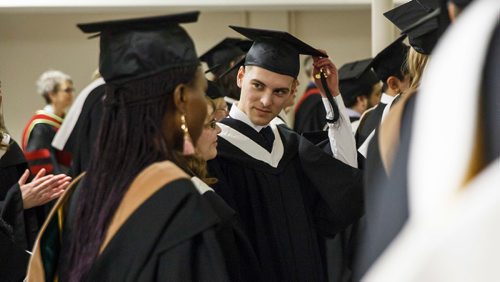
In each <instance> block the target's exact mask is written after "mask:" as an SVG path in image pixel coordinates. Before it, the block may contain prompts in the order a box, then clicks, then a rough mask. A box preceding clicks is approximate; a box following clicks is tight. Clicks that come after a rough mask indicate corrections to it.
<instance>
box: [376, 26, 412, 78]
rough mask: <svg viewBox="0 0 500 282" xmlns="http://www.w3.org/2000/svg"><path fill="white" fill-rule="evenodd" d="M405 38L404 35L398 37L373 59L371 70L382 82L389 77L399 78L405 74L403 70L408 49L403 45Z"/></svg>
mask: <svg viewBox="0 0 500 282" xmlns="http://www.w3.org/2000/svg"><path fill="white" fill-rule="evenodd" d="M405 38H406V35H402V36H400V37H399V38H398V39H396V40H395V41H394V42H392V43H391V44H390V45H389V46H387V47H385V48H384V50H382V51H380V52H379V53H378V54H377V56H375V58H373V62H372V67H373V70H374V71H375V73H376V74H377V77H378V78H379V79H380V80H382V81H383V82H386V81H387V79H388V78H389V77H390V76H397V77H400V76H402V75H404V74H405V73H406V71H403V69H404V65H405V62H406V57H407V56H408V49H409V47H408V46H407V45H406V44H404V43H403V40H404V39H405ZM400 78H401V77H400Z"/></svg>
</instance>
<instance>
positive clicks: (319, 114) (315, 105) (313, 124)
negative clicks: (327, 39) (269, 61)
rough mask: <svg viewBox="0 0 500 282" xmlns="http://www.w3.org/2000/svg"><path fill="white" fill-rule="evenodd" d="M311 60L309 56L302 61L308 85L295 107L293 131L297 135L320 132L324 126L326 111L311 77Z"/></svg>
mask: <svg viewBox="0 0 500 282" xmlns="http://www.w3.org/2000/svg"><path fill="white" fill-rule="evenodd" d="M311 60H312V57H310V56H308V57H307V58H306V59H305V60H304V64H303V66H304V69H305V73H306V76H307V78H308V82H307V83H308V84H307V87H306V90H304V93H303V94H302V96H301V97H300V99H299V101H298V102H297V105H296V106H295V121H294V124H293V130H295V132H297V133H299V134H302V133H309V132H316V131H322V130H324V129H325V126H326V119H325V117H326V110H325V107H324V106H323V101H322V100H321V93H320V91H319V88H318V87H317V86H316V84H315V83H314V78H313V77H312V67H311V65H312V64H311Z"/></svg>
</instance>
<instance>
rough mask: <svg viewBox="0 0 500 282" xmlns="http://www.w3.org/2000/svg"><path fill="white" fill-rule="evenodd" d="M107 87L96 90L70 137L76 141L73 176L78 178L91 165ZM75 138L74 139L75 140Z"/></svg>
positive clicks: (86, 103)
mask: <svg viewBox="0 0 500 282" xmlns="http://www.w3.org/2000/svg"><path fill="white" fill-rule="evenodd" d="M105 93H106V92H105V85H104V84H103V85H99V86H97V87H96V88H94V89H93V90H92V91H91V92H90V94H89V96H88V97H87V99H85V103H84V104H83V107H82V111H81V113H80V116H79V118H78V121H77V123H76V125H75V129H73V132H72V133H71V135H70V141H73V140H74V142H75V143H74V145H73V151H72V154H73V162H72V164H71V170H70V171H71V175H72V176H73V177H76V176H78V175H80V174H81V173H82V172H84V171H86V170H87V168H88V165H89V161H90V156H91V151H92V148H93V144H94V142H95V140H97V133H98V132H99V126H100V124H101V119H102V111H103V105H102V100H103V99H104V96H105ZM73 138H74V139H73Z"/></svg>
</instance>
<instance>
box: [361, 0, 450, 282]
mask: <svg viewBox="0 0 500 282" xmlns="http://www.w3.org/2000/svg"><path fill="white" fill-rule="evenodd" d="M442 4H443V3H430V2H429V1H425V2H422V3H421V2H418V1H411V2H408V3H406V4H404V5H401V6H400V7H397V8H395V9H393V10H391V11H389V12H387V13H386V14H385V16H386V17H387V18H389V19H390V20H391V21H393V22H394V23H395V24H396V25H397V26H398V27H399V28H401V29H403V32H404V33H405V34H407V35H408V37H409V41H410V45H411V46H412V48H413V50H410V54H409V58H411V56H410V55H411V53H412V52H417V51H418V53H420V54H424V55H429V54H430V53H431V51H432V50H433V48H434V46H435V45H436V43H437V41H438V39H439V36H440V35H441V34H442V32H443V31H444V30H445V29H446V27H447V26H448V22H449V19H448V14H447V12H446V11H447V10H446V8H445V7H443V6H440V5H442ZM438 8H441V9H438ZM429 22H431V23H433V24H426V23H429ZM415 54H416V53H415ZM409 64H414V62H413V61H412V60H411V59H409ZM424 67H425V65H424V66H421V69H420V71H423V69H424ZM410 69H411V67H410ZM414 69H416V67H415V68H414ZM421 74H422V73H418V74H416V73H411V74H410V75H413V79H412V82H411V85H410V86H413V85H415V86H418V85H419V81H417V80H416V79H415V78H420V77H421ZM410 90H411V92H408V91H407V92H406V93H404V95H403V96H402V98H401V99H400V101H398V102H397V104H396V105H395V106H394V107H393V109H391V112H390V113H389V116H388V117H387V121H386V122H384V123H383V124H382V126H381V128H379V131H380V132H378V131H377V132H375V133H374V136H375V137H374V138H373V142H372V143H371V144H370V145H369V147H368V158H367V162H366V170H365V175H364V176H365V178H364V179H365V195H366V197H365V210H366V212H365V218H364V220H363V228H362V229H360V235H359V238H360V239H359V243H358V244H359V245H358V249H357V253H356V258H355V266H354V279H355V280H359V279H361V277H362V276H363V275H364V274H365V273H366V271H367V270H368V269H369V268H370V266H371V265H372V264H373V263H374V262H375V261H376V260H377V258H378V257H379V256H380V255H381V254H382V252H383V251H384V250H385V249H386V248H387V246H388V245H389V244H390V243H391V242H392V240H393V239H394V238H395V237H396V236H397V235H398V234H399V232H400V231H401V229H402V228H403V226H404V224H405V223H406V221H407V219H408V217H409V216H410V215H409V208H408V192H407V185H408V181H407V179H408V157H409V151H410V147H411V142H410V140H411V134H412V132H413V131H412V125H413V122H412V120H413V111H414V108H415V103H416V99H417V98H418V94H417V93H414V92H415V90H416V89H413V90H412V89H410ZM417 91H418V90H417ZM390 126H392V127H394V128H389V127H390ZM395 129H397V130H395ZM383 130H384V132H382V131H383ZM382 134H383V135H382ZM379 135H382V136H379ZM394 139H395V140H397V144H398V146H391V148H390V150H392V152H393V156H392V158H391V156H389V155H390V154H391V153H388V151H389V150H388V149H387V148H388V147H389V145H388V144H390V143H391V142H389V141H388V140H394Z"/></svg>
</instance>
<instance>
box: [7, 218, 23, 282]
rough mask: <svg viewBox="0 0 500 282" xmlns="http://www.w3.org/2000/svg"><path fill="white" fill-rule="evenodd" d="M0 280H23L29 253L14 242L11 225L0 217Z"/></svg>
mask: <svg viewBox="0 0 500 282" xmlns="http://www.w3.org/2000/svg"><path fill="white" fill-rule="evenodd" d="M0 254H1V255H0V280H1V281H23V279H24V277H25V276H26V267H27V265H28V261H29V258H30V256H29V254H28V253H27V252H26V251H25V250H24V249H23V248H21V247H20V246H19V245H17V244H16V243H15V242H14V234H13V231H12V228H11V226H9V225H8V224H7V223H6V222H5V221H3V220H2V219H0Z"/></svg>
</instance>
